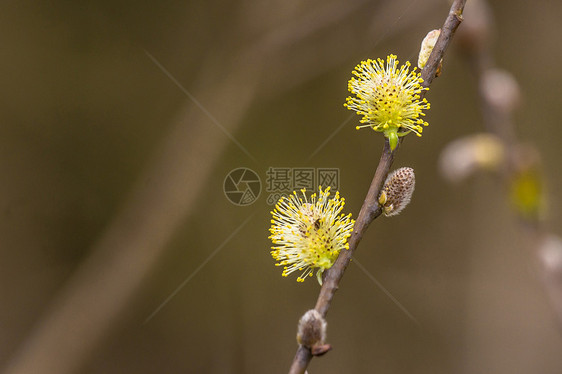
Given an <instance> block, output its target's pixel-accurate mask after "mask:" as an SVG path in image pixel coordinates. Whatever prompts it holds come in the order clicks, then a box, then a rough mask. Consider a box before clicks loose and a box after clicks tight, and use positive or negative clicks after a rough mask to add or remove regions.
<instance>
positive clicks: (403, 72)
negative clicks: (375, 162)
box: [344, 55, 430, 150]
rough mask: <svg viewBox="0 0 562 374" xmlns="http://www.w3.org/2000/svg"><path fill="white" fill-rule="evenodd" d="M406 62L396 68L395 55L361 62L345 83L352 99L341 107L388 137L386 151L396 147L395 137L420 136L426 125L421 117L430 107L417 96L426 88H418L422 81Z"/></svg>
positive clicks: (361, 126) (414, 69) (418, 74)
mask: <svg viewBox="0 0 562 374" xmlns="http://www.w3.org/2000/svg"><path fill="white" fill-rule="evenodd" d="M410 66H411V64H410V62H406V63H405V64H404V65H402V66H400V68H398V60H397V59H396V56H395V55H390V56H388V57H387V59H386V65H385V62H384V60H382V59H380V58H379V59H377V60H370V59H369V60H367V61H361V63H360V64H359V65H357V66H356V67H355V70H354V71H353V75H354V77H352V78H351V79H350V81H349V84H348V89H349V92H351V93H352V94H353V95H355V96H350V97H348V98H347V99H346V102H345V104H344V106H345V107H346V108H347V109H349V110H354V111H356V112H357V114H358V115H360V116H363V118H361V120H360V122H361V123H363V124H364V125H360V126H357V129H360V128H364V127H370V128H372V129H373V130H375V131H378V132H382V133H383V134H384V136H385V137H387V138H388V140H389V144H390V149H391V150H394V149H395V148H396V146H397V145H398V138H399V137H402V136H404V135H406V134H408V133H410V132H414V133H415V134H416V135H418V136H421V133H422V131H423V127H424V126H427V125H428V123H427V122H426V121H424V120H423V119H422V118H421V117H423V116H425V113H423V110H426V109H429V107H430V105H429V103H428V102H427V100H426V99H425V98H424V99H422V100H420V94H421V92H422V91H424V90H428V88H424V87H422V85H421V84H422V82H423V79H422V78H421V74H420V73H419V72H418V71H417V68H415V67H414V68H413V69H412V70H411V71H410Z"/></svg>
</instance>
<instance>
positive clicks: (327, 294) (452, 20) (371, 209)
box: [289, 0, 466, 374]
mask: <svg viewBox="0 0 562 374" xmlns="http://www.w3.org/2000/svg"><path fill="white" fill-rule="evenodd" d="M465 3H466V0H455V1H454V2H453V4H452V6H451V9H450V11H449V15H448V16H447V18H446V20H445V23H444V25H443V28H442V30H441V34H440V35H439V38H438V39H437V42H436V43H435V47H434V48H433V51H432V53H431V55H430V56H429V59H428V61H427V64H426V66H425V68H424V69H423V70H422V78H423V79H424V83H423V85H424V87H429V85H430V84H431V82H432V81H433V78H434V77H435V74H436V72H437V68H438V66H439V63H440V61H441V59H442V58H443V55H444V53H445V50H446V49H447V47H448V46H449V44H450V42H451V39H452V37H453V34H454V33H455V31H456V29H457V27H458V26H459V24H460V23H461V21H462V11H463V9H464V5H465ZM424 93H425V91H422V96H423V94H424ZM397 150H398V147H397V148H396V149H395V150H394V151H391V150H390V146H389V143H388V139H385V144H384V148H383V151H382V155H381V158H380V161H379V164H378V166H377V169H376V171H375V175H374V177H373V180H372V182H371V186H370V187H369V191H368V192H367V196H366V197H365V201H364V202H363V205H362V207H361V210H360V211H359V215H358V216H357V220H356V221H355V226H354V227H353V232H352V234H351V237H350V239H349V250H347V251H343V252H341V253H340V256H339V257H338V259H337V260H336V262H335V263H334V265H333V266H332V267H331V268H330V269H329V270H328V271H327V274H326V277H325V278H324V282H323V285H322V288H321V289H320V294H319V295H318V299H317V301H316V306H315V309H316V310H317V311H318V312H319V313H320V314H321V315H322V316H323V317H325V316H326V314H327V313H328V309H329V308H330V304H331V302H332V299H333V297H334V294H335V293H336V291H337V289H338V284H339V282H340V280H341V279H342V277H343V274H344V272H345V269H346V268H347V266H348V265H349V262H350V261H351V258H352V256H353V253H354V252H355V250H356V249H357V246H358V245H359V242H360V241H361V239H362V238H363V234H364V233H365V231H366V230H367V228H368V227H369V225H370V223H371V222H373V220H374V219H376V218H377V217H378V216H380V214H381V208H380V206H379V203H378V196H379V194H380V191H381V188H382V184H383V182H384V180H385V178H386V176H387V174H388V172H389V170H390V167H391V166H392V162H393V161H394V156H395V154H396V152H397ZM311 359H312V354H311V352H310V350H309V349H308V348H306V347H303V346H299V348H298V349H297V353H296V354H295V357H294V359H293V363H292V364H291V368H290V370H289V374H302V373H304V372H305V370H306V368H307V367H308V364H309V363H310V360H311Z"/></svg>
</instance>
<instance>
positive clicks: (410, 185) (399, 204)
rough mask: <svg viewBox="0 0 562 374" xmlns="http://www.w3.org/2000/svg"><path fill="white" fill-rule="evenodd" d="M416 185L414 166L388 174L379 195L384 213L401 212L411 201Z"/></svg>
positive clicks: (395, 213)
mask: <svg viewBox="0 0 562 374" xmlns="http://www.w3.org/2000/svg"><path fill="white" fill-rule="evenodd" d="M415 186H416V176H415V174H414V169H412V168H407V167H406V168H400V169H397V170H394V171H393V172H392V173H390V174H388V177H386V181H385V182H384V186H383V188H382V192H381V194H380V196H379V204H380V205H381V206H382V208H383V213H384V215H385V216H387V217H390V216H395V215H397V214H399V213H400V212H401V211H402V210H403V209H404V208H405V207H406V205H408V203H409V202H410V199H411V198H412V194H413V193H414V188H415Z"/></svg>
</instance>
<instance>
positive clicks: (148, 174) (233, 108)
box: [5, 0, 367, 374]
mask: <svg viewBox="0 0 562 374" xmlns="http://www.w3.org/2000/svg"><path fill="white" fill-rule="evenodd" d="M366 3H367V2H366V1H364V0H362V1H357V2H337V3H335V4H336V5H325V6H324V8H321V9H320V14H321V15H322V17H318V13H316V12H318V11H319V9H318V8H316V9H312V10H311V12H314V16H313V15H312V13H311V14H310V15H309V17H302V13H299V14H298V16H299V17H301V18H300V23H297V24H291V25H284V26H280V27H279V29H274V30H272V31H270V32H269V33H267V32H264V33H265V35H266V36H264V37H263V38H262V39H261V40H260V41H258V42H255V43H251V44H249V45H246V46H242V48H240V49H239V50H238V53H235V54H234V55H233V56H232V58H230V59H228V60H225V59H224V58H223V57H222V56H219V55H218V54H217V53H216V51H215V50H214V49H213V48H209V55H208V56H207V57H206V64H205V65H204V66H206V68H205V69H204V71H203V72H201V74H200V79H199V84H197V85H195V86H196V87H195V88H193V89H191V88H190V90H189V91H187V90H186V89H185V88H183V87H182V86H181V84H180V83H179V82H177V81H176V80H175V79H174V78H173V76H172V74H171V73H168V71H167V70H165V67H164V65H165V64H160V63H159V62H158V59H157V58H155V57H152V55H151V54H150V51H146V52H147V54H148V56H149V57H148V58H147V61H150V60H152V62H154V63H155V69H158V68H159V69H160V70H162V73H163V74H165V75H167V76H168V77H169V78H170V79H172V81H173V83H174V84H176V85H178V86H179V88H180V89H182V91H184V93H186V94H187V95H188V96H189V97H190V99H191V100H192V101H193V100H194V99H195V100H196V101H193V102H191V101H189V100H186V104H185V105H184V107H183V108H182V109H181V112H180V113H179V114H178V116H177V119H176V120H175V122H174V123H173V124H172V125H171V126H170V127H171V128H170V131H169V133H168V134H167V135H166V136H165V137H164V140H163V141H162V143H161V145H160V146H159V148H158V149H157V151H156V153H155V155H154V156H153V158H152V159H151V161H150V162H149V164H148V165H147V166H146V169H145V170H144V172H142V173H141V174H140V175H139V178H138V180H137V182H136V183H135V184H134V186H133V187H132V190H131V193H130V195H129V196H128V198H127V199H126V201H125V202H124V203H123V205H122V207H121V209H120V210H119V212H118V214H117V215H116V216H115V217H114V218H113V220H112V221H111V222H110V223H108V225H107V228H106V230H105V231H104V232H103V234H102V235H101V236H100V238H99V239H98V241H97V243H96V244H94V245H93V247H92V248H91V251H90V255H89V256H88V258H87V259H86V260H85V261H84V262H83V263H82V264H81V265H80V266H79V267H78V268H77V269H76V271H75V273H74V274H73V275H72V276H71V277H70V278H69V280H68V281H67V283H66V284H65V285H64V286H63V288H62V289H61V291H60V292H59V294H58V295H57V296H56V297H55V299H54V300H53V302H52V304H51V305H50V307H49V309H48V310H47V311H46V312H45V315H44V316H43V317H42V319H41V320H40V321H38V323H37V325H36V327H35V328H34V329H33V330H32V331H31V332H30V335H29V336H28V337H27V338H26V339H25V340H24V341H23V343H22V344H21V346H20V348H19V350H18V351H17V352H16V353H15V355H14V356H13V357H12V359H11V361H9V362H8V365H7V370H6V371H5V373H7V374H28V373H57V374H66V373H74V372H77V371H79V370H80V368H81V367H83V366H84V365H85V363H86V362H87V360H88V359H89V358H90V357H91V354H92V352H93V351H94V350H95V349H96V348H97V347H99V345H100V344H101V343H102V342H103V339H104V338H106V337H107V335H109V334H110V333H111V330H112V328H113V327H115V326H116V325H117V322H118V321H119V316H120V315H121V314H122V313H123V311H124V310H125V309H126V308H127V306H128V305H129V303H130V302H131V301H132V300H133V297H134V296H135V294H136V293H137V292H138V291H139V289H140V286H141V285H142V282H143V281H144V280H145V278H146V276H147V274H148V273H149V272H151V271H153V270H154V267H155V265H156V264H157V261H158V259H159V257H160V256H161V254H162V253H163V251H164V250H165V248H166V244H167V243H168V241H169V240H170V238H171V237H172V235H173V234H174V232H175V230H176V229H177V228H178V226H179V224H180V223H181V222H182V220H184V219H185V218H186V217H187V216H189V214H190V213H191V212H192V210H193V208H194V206H195V202H196V201H197V199H198V197H199V195H200V194H201V192H202V191H203V187H204V186H205V183H206V181H207V180H208V178H209V176H210V175H211V173H212V170H213V169H214V168H215V167H216V164H217V162H218V160H219V158H220V156H221V154H222V153H223V151H224V149H225V148H226V147H227V146H229V144H230V143H229V140H228V137H226V136H224V134H223V133H221V132H219V131H216V128H215V126H216V125H220V127H221V128H222V129H223V130H224V131H227V132H228V133H230V134H233V133H235V132H236V129H237V128H238V127H239V126H240V121H241V119H242V118H243V116H244V115H245V113H246V112H247V110H248V109H249V107H250V105H251V104H252V102H253V101H254V100H255V98H256V97H257V96H258V94H259V95H262V94H263V92H264V91H265V90H267V93H268V94H269V95H274V94H275V95H278V94H280V92H281V91H282V90H283V89H287V86H284V87H279V88H277V87H271V86H268V85H267V84H263V83H262V81H261V80H262V78H264V77H267V76H268V74H269V75H271V66H269V65H268V63H269V62H270V61H275V62H276V63H278V64H279V66H283V65H288V64H289V61H288V60H289V58H290V57H291V54H290V53H285V52H284V51H283V50H284V49H286V48H289V47H290V46H291V45H292V44H294V43H297V42H300V41H301V40H303V39H304V40H306V38H307V37H310V35H311V34H315V33H320V31H321V30H325V29H326V28H331V27H333V26H334V25H335V24H336V23H340V22H343V21H345V20H348V21H349V19H350V18H352V17H353V16H354V14H355V13H356V12H358V11H360V8H361V6H363V4H366ZM295 18H297V15H295V17H291V19H295ZM239 21H240V20H239ZM244 22H246V23H244ZM247 22H248V20H243V21H241V22H240V25H237V26H236V27H235V29H236V30H238V29H240V30H242V29H243V28H244V27H248V23H247ZM349 23H350V24H353V23H352V22H349ZM231 30H232V29H229V30H228V31H226V33H227V35H235V34H236V33H234V34H233V33H232V32H231ZM223 31H224V30H223ZM262 34H263V33H262ZM320 34H321V35H323V34H322V33H320ZM324 38H325V39H326V37H324ZM307 42H308V43H309V44H310V45H308V46H307V45H306V44H304V45H303V48H308V49H309V50H313V44H314V43H317V42H318V40H314V39H313V38H311V39H309V40H308V41H307ZM328 46H330V47H331V49H330V50H324V51H323V52H324V54H325V55H326V56H334V57H335V56H337V55H341V51H339V50H338V49H337V48H333V45H331V44H330V43H329V42H326V48H328ZM184 47H185V46H184ZM349 47H350V48H359V47H360V46H359V45H356V44H355V45H354V44H353V43H350V45H349ZM142 58H146V56H144V54H143V55H142ZM325 61H327V63H329V60H325ZM152 62H150V63H152ZM299 63H301V64H302V66H299V68H300V70H301V73H302V74H301V75H300V76H299V77H298V80H296V81H295V80H292V81H291V84H293V85H294V84H298V83H302V82H303V81H304V80H305V79H311V77H313V76H314V74H316V73H317V72H318V68H324V67H322V66H319V64H318V63H317V61H315V62H314V63H313V62H312V61H301V62H299ZM266 66H267V68H268V71H267V72H265V71H264V68H265V67H266ZM262 72H264V73H268V74H263V75H262V74H261V73H262ZM273 75H276V76H278V77H279V79H281V80H283V79H285V78H288V77H290V76H292V72H291V71H290V70H289V69H280V68H278V69H276V70H274V74H273ZM287 80H289V79H287ZM171 83H172V82H171ZM266 83H267V81H266ZM199 103H202V104H199ZM225 103H227V104H228V105H225ZM194 104H196V105H194ZM202 109H205V110H202ZM209 114H211V115H212V116H209ZM217 118H218V119H217ZM212 122H215V123H212ZM189 250H193V248H190V249H189Z"/></svg>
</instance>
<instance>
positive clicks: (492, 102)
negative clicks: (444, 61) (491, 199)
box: [440, 0, 562, 328]
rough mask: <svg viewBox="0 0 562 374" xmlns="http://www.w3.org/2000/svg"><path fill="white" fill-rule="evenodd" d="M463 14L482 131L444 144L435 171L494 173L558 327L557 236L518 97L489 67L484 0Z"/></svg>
mask: <svg viewBox="0 0 562 374" xmlns="http://www.w3.org/2000/svg"><path fill="white" fill-rule="evenodd" d="M465 18H466V22H465V24H464V25H463V28H462V30H460V31H459V35H458V38H459V46H460V47H461V53H462V54H463V55H464V56H465V58H466V60H467V61H468V64H469V67H470V70H471V71H472V72H473V74H474V75H475V78H476V79H477V82H478V94H479V96H480V105H481V109H482V118H483V122H484V126H485V129H486V133H483V134H476V135H472V136H468V137H465V138H462V139H458V140H455V141H454V142H452V143H450V144H449V145H448V146H447V147H446V148H445V149H444V151H443V153H442V155H441V157H440V164H441V171H442V173H443V174H444V176H445V177H446V178H448V179H449V180H451V181H455V182H458V181H461V180H463V179H464V178H465V177H467V176H468V175H469V174H471V173H473V172H476V171H480V170H482V169H486V170H492V171H497V172H499V173H500V175H501V177H502V180H503V182H504V184H505V186H506V193H507V194H508V198H509V201H510V204H511V206H512V209H513V213H514V214H515V215H516V217H517V219H518V224H519V225H520V227H521V231H522V232H523V233H524V234H525V235H526V239H527V240H526V241H525V243H527V245H528V247H529V249H530V250H532V251H533V254H534V256H535V258H536V261H537V264H538V273H539V277H540V279H541V281H542V284H543V286H544V288H545V290H546V292H547V294H548V296H549V298H550V301H551V305H552V308H553V310H554V312H555V313H556V316H557V318H558V322H559V327H560V328H562V240H561V239H560V238H559V237H557V236H555V235H553V234H550V233H548V232H546V231H545V228H544V209H545V208H546V198H545V191H544V175H543V173H542V170H541V169H542V165H541V159H540V154H539V151H538V150H537V149H536V147H534V146H532V145H530V144H524V143H522V142H521V141H520V140H519V139H518V138H517V135H516V128H515V124H514V123H513V120H512V113H513V111H514V110H515V109H516V108H517V106H518V104H519V102H520V99H521V97H520V96H521V94H520V91H519V86H518V83H517V81H516V79H515V78H514V77H513V75H511V74H510V73H509V72H507V71H505V70H502V69H499V68H496V67H495V66H494V65H495V64H494V59H493V54H492V49H491V34H492V26H493V21H492V18H493V17H492V14H491V10H490V8H489V6H488V4H487V3H486V2H485V0H472V1H470V2H469V5H468V6H467V8H466V12H465Z"/></svg>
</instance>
